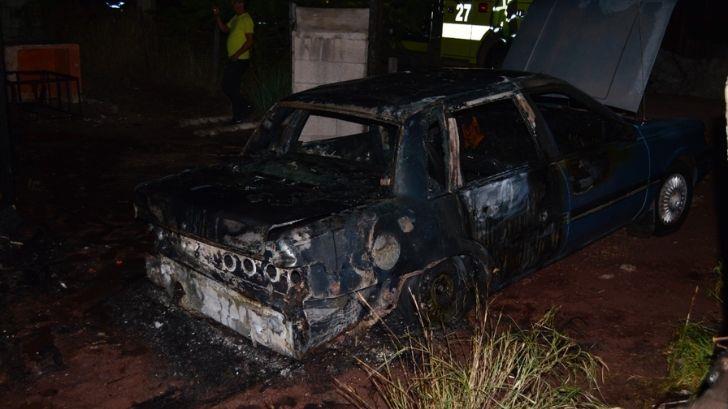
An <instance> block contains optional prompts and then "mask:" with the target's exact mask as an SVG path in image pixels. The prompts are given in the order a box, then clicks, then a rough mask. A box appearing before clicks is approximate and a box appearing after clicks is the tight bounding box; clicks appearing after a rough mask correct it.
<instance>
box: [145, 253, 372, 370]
mask: <svg viewBox="0 0 728 409" xmlns="http://www.w3.org/2000/svg"><path fill="white" fill-rule="evenodd" d="M147 275H148V276H149V278H150V280H152V281H153V282H154V283H155V284H157V285H159V286H160V287H162V288H165V289H166V290H167V292H168V293H169V294H170V295H173V296H174V295H177V296H180V298H179V303H180V305H181V306H182V307H183V308H185V309H187V310H190V311H193V312H196V313H199V314H202V315H204V316H206V317H209V318H211V319H213V320H215V321H217V322H219V323H221V324H223V325H225V326H226V327H229V328H231V329H233V330H234V331H236V332H238V333H240V334H241V335H243V336H245V337H247V338H249V339H250V340H251V341H252V342H253V344H254V345H256V344H260V345H263V346H265V347H268V348H270V349H272V350H274V351H276V352H278V353H280V354H283V355H288V356H290V357H293V358H296V359H300V358H301V357H303V355H304V354H305V353H306V352H308V351H309V350H310V349H312V348H314V347H316V346H319V345H321V344H323V343H325V342H327V341H329V340H331V339H332V338H334V337H335V336H337V335H338V334H340V333H341V332H343V331H344V330H346V329H347V328H349V327H351V326H352V325H353V324H355V323H357V322H358V321H359V320H360V319H361V318H362V316H363V314H364V308H363V307H362V305H361V304H360V303H359V302H358V300H357V297H356V294H355V293H354V294H347V295H344V296H341V297H337V298H329V299H306V300H303V301H302V303H301V305H298V306H290V308H287V309H285V310H282V311H278V310H276V309H274V308H272V306H270V305H266V304H263V303H261V302H260V301H258V300H255V299H254V298H252V297H249V296H246V295H245V294H243V293H242V292H241V291H239V290H238V289H236V288H234V287H232V286H230V285H226V284H224V283H222V282H220V281H218V280H215V279H213V278H210V277H208V276H207V275H205V274H203V273H201V272H199V271H196V270H195V269H193V268H190V267H188V266H186V265H185V264H183V263H180V262H177V261H175V260H173V259H171V258H170V257H167V256H165V255H156V256H149V257H148V258H147ZM180 290H181V291H180Z"/></svg>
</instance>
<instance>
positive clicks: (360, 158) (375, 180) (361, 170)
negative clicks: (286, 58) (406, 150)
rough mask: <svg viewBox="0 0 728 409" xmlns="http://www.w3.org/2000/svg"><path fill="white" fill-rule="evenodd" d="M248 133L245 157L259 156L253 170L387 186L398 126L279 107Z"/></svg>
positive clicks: (309, 180) (302, 179) (291, 177)
mask: <svg viewBox="0 0 728 409" xmlns="http://www.w3.org/2000/svg"><path fill="white" fill-rule="evenodd" d="M281 110H284V111H285V112H284V115H281V113H280V112H274V113H272V114H270V115H268V116H267V118H266V119H265V120H264V122H263V126H261V128H260V129H259V130H258V132H257V133H256V135H254V136H253V138H254V139H255V140H253V141H251V142H252V143H251V144H249V146H248V148H247V149H246V153H245V157H249V158H252V157H256V156H264V157H265V158H266V159H272V160H266V161H264V162H258V164H257V165H252V164H251V166H254V167H255V169H251V170H254V171H256V172H260V173H265V174H267V175H271V176H277V177H281V178H287V179H288V180H296V181H300V182H302V183H306V184H311V185H316V186H322V185H328V184H336V185H355V186H362V185H366V186H369V187H371V188H375V189H386V190H390V186H391V183H392V180H393V169H394V159H395V156H396V151H397V146H398V140H399V128H398V127H397V126H395V125H392V124H388V123H384V122H379V121H375V120H371V119H368V118H361V117H355V116H349V115H339V114H336V113H331V112H325V111H313V110H300V109H288V108H279V109H278V110H277V111H281Z"/></svg>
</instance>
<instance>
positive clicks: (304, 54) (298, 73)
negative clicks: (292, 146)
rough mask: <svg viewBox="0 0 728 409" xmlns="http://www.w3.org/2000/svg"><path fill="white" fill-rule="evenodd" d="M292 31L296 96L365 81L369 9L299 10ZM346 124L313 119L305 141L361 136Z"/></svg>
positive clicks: (304, 134) (307, 125)
mask: <svg viewBox="0 0 728 409" xmlns="http://www.w3.org/2000/svg"><path fill="white" fill-rule="evenodd" d="M295 15H296V22H295V29H294V31H293V38H292V44H293V58H292V61H293V92H300V91H304V90H307V89H309V88H313V87H316V86H319V85H322V84H329V83H332V82H339V81H347V80H352V79H358V78H364V77H365V76H366V67H367V50H368V46H369V10H368V9H319V8H304V7H297V8H296V14H295ZM361 131H362V127H361V126H359V125H353V124H351V123H348V122H344V121H337V120H328V119H325V118H312V119H311V120H309V122H308V123H307V124H306V127H305V128H304V130H303V135H302V140H314V139H323V138H330V137H334V136H341V135H346V134H352V133H357V132H361Z"/></svg>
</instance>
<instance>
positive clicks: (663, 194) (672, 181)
mask: <svg viewBox="0 0 728 409" xmlns="http://www.w3.org/2000/svg"><path fill="white" fill-rule="evenodd" d="M687 198H688V183H687V181H686V180H685V177H684V176H683V175H681V174H674V175H670V177H668V178H667V180H665V183H664V184H663V185H662V189H660V196H659V199H658V200H659V202H658V206H657V212H658V217H659V218H660V221H662V223H663V224H672V223H675V222H676V221H678V220H679V219H680V216H682V214H683V213H684V212H685V206H686V204H687Z"/></svg>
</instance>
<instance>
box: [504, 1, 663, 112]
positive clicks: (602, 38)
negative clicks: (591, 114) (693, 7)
mask: <svg viewBox="0 0 728 409" xmlns="http://www.w3.org/2000/svg"><path fill="white" fill-rule="evenodd" d="M675 3H677V0H578V1H558V0H539V1H536V2H534V4H533V5H532V6H531V7H530V8H529V9H528V15H527V16H526V18H525V20H524V22H523V24H522V25H521V27H520V29H519V32H518V35H517V36H516V38H515V40H514V42H513V45H512V46H511V49H510V50H509V52H508V55H507V56H506V59H505V61H504V63H503V68H504V69H509V70H520V71H530V72H537V73H543V74H548V75H552V76H554V77H557V78H560V79H563V80H566V81H568V82H570V83H571V84H572V85H574V86H576V87H578V88H579V89H581V90H582V91H584V92H586V93H587V94H589V95H591V96H592V97H593V98H594V99H596V100H597V101H599V102H601V103H603V104H605V105H608V106H612V107H616V108H621V109H624V110H627V111H631V112H636V111H637V109H638V108H639V105H640V102H641V100H642V95H643V93H644V91H645V86H646V85H647V81H648V80H649V78H650V72H651V71H652V66H653V65H654V63H655V58H656V57H657V52H658V51H659V49H660V44H661V43H662V38H663V36H664V34H665V29H666V28H667V24H668V22H669V21H670V15H671V14H672V10H673V8H674V7H675Z"/></svg>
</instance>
